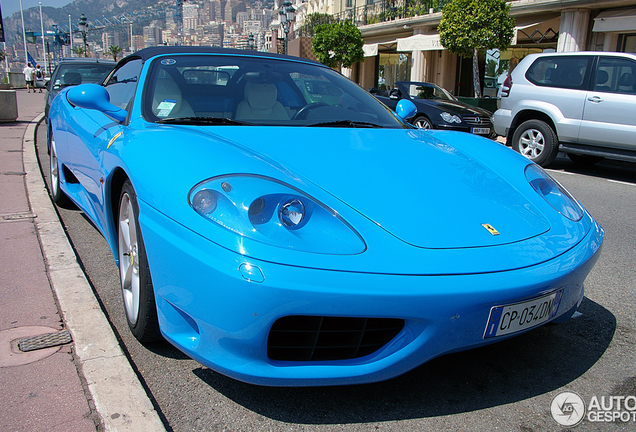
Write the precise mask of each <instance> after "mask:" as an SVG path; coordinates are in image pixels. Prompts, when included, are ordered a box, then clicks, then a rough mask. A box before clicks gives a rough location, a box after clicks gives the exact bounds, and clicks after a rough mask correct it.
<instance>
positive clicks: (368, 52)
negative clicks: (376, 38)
mask: <svg viewBox="0 0 636 432" xmlns="http://www.w3.org/2000/svg"><path fill="white" fill-rule="evenodd" d="M362 51H364V56H365V57H375V56H377V55H378V44H377V43H376V44H364V45H362Z"/></svg>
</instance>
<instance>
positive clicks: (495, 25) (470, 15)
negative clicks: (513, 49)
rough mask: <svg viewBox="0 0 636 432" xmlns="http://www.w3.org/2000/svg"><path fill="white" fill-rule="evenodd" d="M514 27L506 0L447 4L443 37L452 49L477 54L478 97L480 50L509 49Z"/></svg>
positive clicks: (475, 79) (441, 26) (464, 0)
mask: <svg viewBox="0 0 636 432" xmlns="http://www.w3.org/2000/svg"><path fill="white" fill-rule="evenodd" d="M514 28H515V21H514V19H513V18H512V17H511V16H510V4H508V3H506V0H452V1H451V2H450V3H446V4H445V5H444V8H443V9H442V19H441V21H440V23H439V27H438V30H439V38H440V41H441V43H442V45H443V46H444V48H446V49H448V51H450V52H451V53H453V54H458V55H461V56H462V57H472V58H473V86H474V88H475V97H481V84H480V82H479V64H478V55H479V50H480V49H481V50H488V49H494V48H498V49H499V50H501V51H505V50H506V49H507V48H508V47H509V46H510V42H511V41H512V37H513V36H514Z"/></svg>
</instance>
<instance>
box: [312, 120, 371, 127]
mask: <svg viewBox="0 0 636 432" xmlns="http://www.w3.org/2000/svg"><path fill="white" fill-rule="evenodd" d="M322 126H334V127H352V128H381V127H382V126H380V125H377V124H374V123H366V122H357V121H353V120H336V121H330V122H323V123H314V124H310V125H307V127H322Z"/></svg>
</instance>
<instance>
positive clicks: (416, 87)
mask: <svg viewBox="0 0 636 432" xmlns="http://www.w3.org/2000/svg"><path fill="white" fill-rule="evenodd" d="M374 96H375V97H376V98H377V99H378V100H379V101H380V102H382V103H383V104H384V105H386V106H388V107H389V108H391V109H395V107H396V105H397V103H398V101H400V100H402V99H408V100H410V101H412V102H413V103H414V104H415V106H416V107H417V114H416V115H415V116H414V117H413V118H411V119H409V121H410V122H411V123H412V124H413V125H415V126H417V127H419V128H422V129H443V130H456V131H461V132H469V133H473V134H476V135H483V136H494V133H493V132H494V130H493V127H492V123H491V120H490V118H491V117H492V113H491V112H490V111H487V110H485V109H483V108H479V107H476V106H472V105H469V104H466V103H464V102H460V101H459V100H457V98H456V97H455V96H453V95H452V94H451V93H450V92H448V91H447V90H446V89H444V88H442V87H439V86H437V85H435V84H431V83H424V82H412V81H397V82H396V83H395V88H394V89H392V90H391V91H390V92H389V96H388V97H387V96H382V95H380V94H379V93H375V94H374Z"/></svg>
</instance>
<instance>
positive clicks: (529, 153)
mask: <svg viewBox="0 0 636 432" xmlns="http://www.w3.org/2000/svg"><path fill="white" fill-rule="evenodd" d="M512 148H513V150H515V151H517V152H519V153H521V154H522V155H523V156H525V157H527V158H528V159H530V160H531V161H532V162H535V163H537V164H539V165H541V166H543V167H545V166H548V165H550V164H551V163H552V161H554V159H555V158H556V157H557V154H559V140H558V139H557V136H556V133H555V132H554V130H553V129H552V128H551V127H550V125H548V124H547V123H546V122H544V121H542V120H528V121H525V122H523V123H522V124H521V125H520V126H519V127H518V128H517V130H515V133H514V135H513V136H512Z"/></svg>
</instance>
